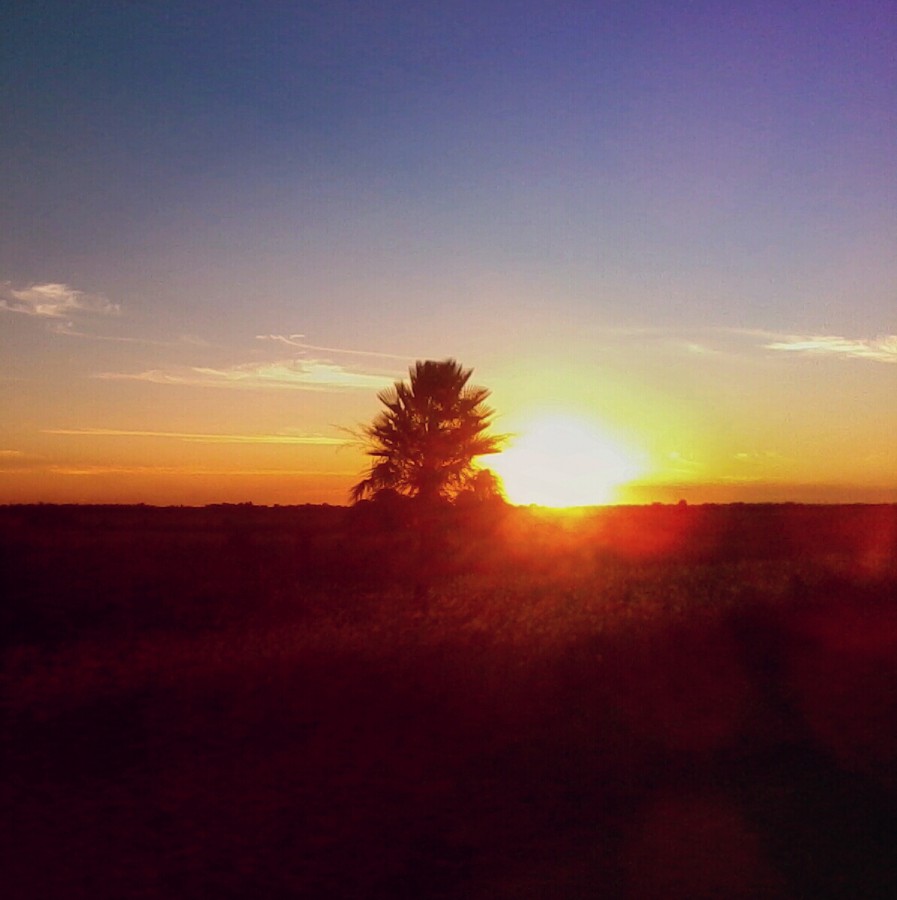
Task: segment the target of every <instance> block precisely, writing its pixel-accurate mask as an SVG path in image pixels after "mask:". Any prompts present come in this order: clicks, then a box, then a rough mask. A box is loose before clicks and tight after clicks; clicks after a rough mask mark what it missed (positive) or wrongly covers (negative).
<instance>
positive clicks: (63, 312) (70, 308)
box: [0, 282, 121, 319]
mask: <svg viewBox="0 0 897 900" xmlns="http://www.w3.org/2000/svg"><path fill="white" fill-rule="evenodd" d="M0 309H5V310H6V311H7V312H14V313H21V314H22V315H26V316H38V317H40V318H48V319H58V318H62V317H64V316H71V315H74V314H77V313H93V314H99V315H106V316H115V315H118V314H119V313H120V312H121V307H120V306H119V304H118V303H113V302H112V301H111V300H107V299H106V298H105V297H103V296H101V295H100V294H87V293H85V292H84V291H79V290H76V289H75V288H73V287H70V286H69V285H67V284H57V283H55V282H48V283H46V284H34V285H31V287H27V288H25V289H24V290H20V291H17V290H14V289H13V288H12V287H11V285H10V284H9V282H6V283H5V284H0Z"/></svg>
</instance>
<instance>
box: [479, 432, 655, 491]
mask: <svg viewBox="0 0 897 900" xmlns="http://www.w3.org/2000/svg"><path fill="white" fill-rule="evenodd" d="M490 467H491V468H492V469H494V470H495V472H496V473H497V474H498V475H499V477H500V478H501V480H502V482H503V484H504V488H505V494H506V496H507V498H508V500H509V501H510V502H511V503H516V504H519V505H527V504H536V505H538V506H549V507H555V508H562V507H568V506H597V505H600V504H603V503H609V502H612V501H613V500H614V499H615V492H616V489H617V488H618V487H620V486H621V485H623V484H625V483H626V482H627V481H629V480H630V479H632V478H635V477H636V476H637V475H639V474H641V471H642V469H643V466H642V465H641V464H640V462H639V459H638V456H637V455H636V454H633V453H631V452H627V450H626V449H624V448H623V447H622V446H621V445H620V444H619V443H618V442H617V441H616V440H615V439H613V438H611V437H609V436H608V435H607V434H605V433H604V432H602V430H601V429H600V428H599V427H598V426H597V425H595V424H592V423H590V422H587V421H584V420H582V419H578V418H574V417H571V416H553V417H549V418H540V419H538V420H537V421H535V422H533V424H532V425H530V426H529V427H527V428H526V429H525V430H523V431H522V432H521V433H520V434H519V436H518V437H517V438H516V439H514V440H513V441H512V443H511V445H510V446H509V447H508V449H507V450H505V451H504V452H503V453H501V454H499V455H498V456H496V457H494V458H493V459H492V460H490Z"/></svg>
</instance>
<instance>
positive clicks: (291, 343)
mask: <svg viewBox="0 0 897 900" xmlns="http://www.w3.org/2000/svg"><path fill="white" fill-rule="evenodd" d="M255 337H256V340H258V341H272V342H274V343H276V344H284V345H285V346H287V347H298V348H299V349H301V350H317V351H319V352H324V353H341V354H345V355H347V356H374V357H377V358H379V359H400V360H403V361H408V360H409V359H411V357H409V356H399V355H397V354H395V353H377V352H375V351H373V350H353V349H351V348H348V347H322V346H321V345H320V344H307V343H306V342H305V335H304V334H257V335H256V336H255Z"/></svg>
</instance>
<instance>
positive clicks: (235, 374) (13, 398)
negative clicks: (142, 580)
mask: <svg viewBox="0 0 897 900" xmlns="http://www.w3.org/2000/svg"><path fill="white" fill-rule="evenodd" d="M7 20H8V21H7V23H6V25H5V29H4V34H3V36H2V38H0V40H2V42H3V44H2V52H0V133H2V137H0V174H2V179H3V184H4V199H3V203H2V207H0V217H2V219H0V329H2V338H0V352H2V357H3V362H2V363H0V379H2V380H0V389H2V391H3V392H4V395H5V397H4V407H5V408H6V410H7V411H6V413H5V414H4V417H3V421H2V423H0V424H2V428H3V430H2V431H0V445H2V446H0V450H3V451H5V452H6V455H5V460H6V470H5V475H6V477H5V479H2V480H0V485H2V484H4V483H7V484H12V483H13V482H15V483H16V484H17V485H18V487H16V489H15V491H14V492H13V493H7V496H15V497H19V496H24V495H25V493H27V492H26V488H25V485H26V484H31V485H33V484H34V481H35V478H38V477H39V476H40V475H41V473H43V475H44V476H49V475H50V474H53V473H55V475H54V477H56V478H57V480H58V482H59V488H58V491H59V492H61V493H59V496H68V494H66V493H65V490H67V488H66V489H64V487H63V485H64V484H68V485H69V486H70V487H71V490H72V491H74V492H75V493H74V494H72V496H78V497H79V498H82V499H83V498H89V497H90V496H91V493H90V492H91V490H96V491H98V492H99V493H100V494H103V496H106V493H104V492H107V493H108V490H109V489H110V488H108V486H107V487H102V489H101V488H100V487H97V485H100V484H101V483H102V484H106V482H103V477H104V474H103V473H106V475H108V477H109V478H110V479H111V478H112V477H113V476H114V475H115V472H116V471H117V472H118V476H117V477H118V483H119V484H121V483H123V482H122V479H123V478H124V477H125V474H126V473H127V472H128V471H130V470H134V471H135V472H136V471H138V470H139V472H140V473H141V478H144V477H149V475H148V472H149V470H151V469H152V467H153V466H154V465H156V463H155V462H154V460H155V459H156V457H157V456H158V454H159V448H158V446H157V444H154V443H152V441H151V439H150V438H147V439H146V442H144V444H142V445H141V443H140V441H139V440H138V439H137V438H136V437H135V436H133V435H132V436H131V437H130V438H129V441H130V443H129V444H128V445H127V446H123V445H122V444H121V442H120V441H119V442H116V441H115V440H114V438H113V437H112V436H109V435H107V440H106V441H105V442H104V441H103V440H101V439H100V437H99V436H98V433H99V431H101V430H105V431H129V430H130V431H134V430H140V429H139V428H137V426H136V425H135V423H137V425H141V427H142V428H143V430H145V431H147V432H152V433H169V432H170V433H194V432H195V433H198V434H199V433H201V434H210V433H219V434H221V433H225V432H227V433H231V434H237V433H239V434H244V436H245V435H249V436H252V435H257V436H259V437H263V436H265V435H267V436H269V437H272V436H274V437H276V436H277V435H278V434H281V433H282V432H285V431H290V429H293V431H294V432H295V433H296V434H300V436H301V435H305V436H308V435H312V436H314V435H318V436H330V437H332V436H333V434H334V430H333V424H334V423H344V424H348V425H352V424H354V423H356V422H357V421H360V420H361V421H363V420H364V419H366V418H369V417H370V415H372V414H373V413H374V412H375V411H376V400H375V399H374V394H375V390H372V388H373V387H374V386H375V385H376V384H378V383H383V382H385V381H388V380H389V379H391V378H394V377H400V376H401V375H402V373H403V372H404V371H405V369H406V367H407V365H408V364H409V363H411V362H412V361H413V360H414V359H415V358H419V357H436V358H441V357H445V356H456V357H458V358H459V359H461V360H462V362H464V363H465V364H467V365H471V366H473V367H475V369H476V371H477V377H478V379H479V380H481V381H482V382H483V383H485V384H487V385H489V386H490V387H492V388H493V390H494V401H495V405H496V407H497V408H498V410H499V412H500V413H501V414H502V417H503V420H504V421H505V422H506V423H507V425H508V427H509V429H510V430H514V429H515V428H519V427H523V423H525V422H526V421H527V420H528V419H529V418H531V417H532V415H533V414H534V413H533V410H534V409H541V408H544V407H554V406H559V407H565V408H567V407H569V408H571V409H573V410H575V411H577V413H578V414H583V415H588V416H590V417H593V418H597V419H599V420H601V421H602V422H603V423H605V424H606V425H607V426H608V427H611V428H614V429H617V430H618V431H622V432H625V434H626V436H627V438H628V440H629V441H630V443H631V444H634V445H637V446H638V447H640V448H641V449H642V450H643V451H644V453H646V454H647V455H648V456H649V457H650V458H651V461H652V462H651V466H652V470H653V471H655V472H656V475H657V479H658V480H663V479H664V478H665V479H667V480H668V481H671V482H678V481H683V480H685V481H693V482H695V483H699V482H700V483H705V482H708V483H710V482H712V483H718V484H723V485H728V486H729V489H730V490H731V491H732V497H733V498H735V499H737V497H738V496H741V495H740V494H738V491H739V490H740V489H742V488H744V487H745V486H749V485H750V484H753V483H764V484H765V483H767V482H770V483H776V484H779V485H780V492H783V491H784V492H787V489H788V488H787V487H783V486H782V485H785V486H787V485H795V484H805V483H812V484H819V485H823V486H827V487H826V490H829V489H831V487H832V486H833V485H841V486H844V485H847V486H850V485H853V486H854V487H855V488H856V491H855V495H856V496H860V493H862V491H860V488H861V487H862V490H865V491H867V494H864V495H863V496H866V495H868V491H869V490H872V489H873V488H874V490H875V491H878V492H879V493H878V494H876V496H881V491H882V490H884V491H885V492H887V491H888V490H890V491H892V492H893V490H894V487H895V484H897V460H895V458H894V454H893V451H890V450H889V447H890V445H891V443H892V441H893V435H894V433H895V431H897V413H895V410H894V406H895V403H894V397H895V395H897V378H895V373H897V366H895V365H894V364H893V363H894V362H895V360H897V343H895V339H894V337H893V336H894V335H895V333H897V325H895V321H894V319H895V315H894V313H895V308H897V303H895V299H897V298H895V289H897V263H895V258H897V256H895V253H894V248H895V247H897V179H895V178H894V164H893V160H894V159H895V158H897V11H895V8H894V5H893V4H892V3H882V2H879V3H871V2H869V3H866V2H859V3H852V4H817V3H790V4H782V3H744V4H739V5H737V7H736V6H730V5H726V4H718V3H700V2H697V3H689V4H668V3H637V2H636V3H631V2H630V3H547V2H546V3H535V2H517V3H514V2H505V3H500V2H481V3H476V4H474V3H428V2H416V3H404V2H396V3H389V2H380V3H364V2H326V3H324V2H322V3H301V2H300V3H259V4H255V3H233V2H230V3H228V2H224V3H205V4H203V3H191V2H187V3H180V4H171V5H163V4H157V3H140V2H134V3H127V4H113V3H78V2H74V3H51V2H48V3H40V2H34V3H29V4H20V5H19V8H18V9H17V10H16V11H14V12H13V13H12V14H11V15H9V16H7ZM54 286H55V287H54ZM54 291H55V293H54ZM54 304H55V305H54ZM291 335H303V337H302V338H292V339H291V338H290V336H291ZM299 344H302V345H303V346H298V345H299ZM320 348H324V349H320ZM377 354H381V355H377ZM278 366H279V367H280V368H278ZM328 367H329V368H328ZM278 372H279V373H280V375H277V373H278ZM210 373H218V374H217V375H215V374H210ZM278 378H279V379H280V380H278ZM366 379H373V380H366ZM378 379H379V381H378ZM275 382H277V383H276V384H275ZM225 386H226V387H225ZM235 386H236V387H237V388H238V389H237V390H231V389H229V388H233V387H235ZM226 388H227V389H226ZM141 423H142V424H141ZM78 428H80V429H82V430H91V429H92V432H91V433H92V434H93V438H92V441H91V444H90V446H89V447H85V446H83V441H81V442H79V440H78V438H77V436H76V435H69V436H68V437H67V438H66V437H65V436H64V435H59V434H57V435H56V436H55V438H54V437H51V436H50V435H49V434H48V432H52V431H65V430H68V431H72V430H77V429H78ZM291 433H293V432H291ZM154 440H156V441H157V442H158V441H159V440H161V439H159V438H156V439H154ZM175 440H176V439H174V438H172V439H171V442H169V443H170V444H171V449H170V452H169V456H170V459H169V460H168V461H167V462H166V465H168V466H169V468H172V467H173V468H177V466H182V469H183V473H182V474H184V477H185V478H187V476H188V475H189V473H190V472H191V471H192V472H194V473H198V477H199V476H201V477H204V478H207V479H208V480H209V484H210V486H209V487H208V489H207V490H206V491H205V493H201V494H196V496H197V497H200V496H201V497H202V498H203V499H206V498H207V497H208V498H212V493H214V488H213V486H211V485H212V484H213V481H214V476H215V473H216V472H217V473H219V474H220V475H221V476H222V478H224V474H223V473H225V472H230V473H236V472H237V471H238V470H239V466H240V465H241V459H243V458H244V457H238V456H237V455H236V454H235V455H233V456H232V457H229V458H227V459H224V458H217V457H215V458H212V457H209V458H203V457H201V455H197V454H198V451H196V452H194V451H195V450H196V448H190V449H191V452H194V455H192V456H190V457H189V460H188V461H187V462H185V463H183V464H182V463H181V462H180V461H179V457H178V456H177V453H175V450H177V451H184V447H181V446H180V445H179V444H176V443H174V442H175ZM274 445H276V442H275V444H272V446H274ZM277 446H280V445H277ZM299 446H302V445H299ZM321 446H322V447H324V446H325V445H321ZM802 448H803V449H802ZM244 452H245V448H244ZM280 452H281V453H282V454H283V453H285V452H286V451H284V450H283V449H282V448H281V450H280ZM303 452H306V451H303ZM328 452H332V453H334V454H336V453H337V451H335V450H332V449H331V450H329V451H328ZM297 453H299V451H298V450H295V451H294V454H297ZM162 455H163V456H164V455H165V454H164V453H163V454H162ZM786 457H787V458H789V459H796V460H797V461H796V462H793V464H791V465H790V466H789V467H786V468H785V469H782V468H781V467H779V468H776V465H775V464H774V463H773V462H770V460H775V459H782V458H786ZM295 458H296V457H295V455H294V458H293V461H292V462H288V459H287V457H286V456H285V455H281V456H278V457H276V458H275V457H271V458H270V459H267V460H266V461H265V467H266V468H265V469H264V471H266V472H269V473H270V477H269V478H268V482H271V483H273V480H274V479H275V478H276V473H277V472H278V471H283V472H286V471H288V470H289V471H293V468H291V467H293V466H294V464H295ZM745 458H750V459H755V460H756V461H757V464H756V467H755V468H756V471H752V472H751V473H750V474H744V473H743V471H742V468H743V467H741V468H740V464H741V463H742V462H743V461H744V459H745ZM867 458H869V460H871V461H868V460H867ZM671 459H679V460H682V459H689V460H691V461H692V463H693V465H692V466H691V469H690V470H689V471H688V472H685V471H674V469H673V468H671V467H670V465H669V460H671ZM764 460H765V462H764ZM833 460H834V463H833V462H832V461H833ZM863 460H867V461H866V462H864V461H863ZM665 461H666V462H665ZM0 462H2V460H0ZM356 464H357V460H355V459H354V458H352V457H351V453H350V452H348V451H347V452H343V453H342V456H338V455H335V456H334V457H333V459H330V458H327V459H318V460H312V461H310V462H308V466H307V468H308V470H309V471H318V469H320V471H322V472H323V471H325V470H326V471H327V472H329V473H330V476H328V477H331V482H328V483H329V484H332V485H333V487H332V488H328V490H330V491H331V494H328V496H332V497H336V496H337V494H338V493H339V492H340V491H342V492H343V494H342V495H343V496H344V493H345V487H344V485H343V483H342V482H341V481H340V478H342V479H343V481H345V479H346V478H347V477H349V476H348V475H347V473H348V472H351V471H352V470H353V467H354V466H356ZM253 465H255V463H253ZM303 465H304V464H303ZM54 466H55V467H56V469H53V470H52V472H51V469H52V467H54ZM66 466H67V467H68V470H71V471H76V470H77V471H80V472H84V471H89V472H93V473H94V475H95V476H96V477H95V478H94V477H93V476H90V478H88V476H78V477H76V476H71V477H70V479H69V481H66V478H65V476H64V475H62V474H60V473H61V472H62V471H65V470H66ZM78 466H80V467H81V468H80V469H79V468H77V467H78ZM190 466H193V469H191V468H190ZM216 466H217V467H218V468H216ZM664 466H666V468H664ZM91 467H93V468H91ZM116 467H117V468H116ZM316 467H317V468H316ZM305 470H306V469H305V468H303V469H302V471H305ZM179 471H180V470H179ZM110 473H111V474H110ZM164 474H165V473H162V472H160V473H159V478H162V479H163V481H164V478H163V476H164ZM176 474H177V473H174V474H172V473H169V475H170V476H171V477H170V478H169V482H170V483H169V482H166V483H167V484H169V487H168V488H167V489H166V490H167V493H166V494H165V496H166V497H175V496H177V491H178V489H179V488H178V487H177V486H176V484H175V482H176V481H177V479H176V477H175V476H176ZM228 477H230V476H228ZM233 477H234V478H235V479H236V481H235V482H234V484H235V485H236V486H228V487H227V493H228V497H227V498H230V497H231V492H232V491H238V492H239V491H240V490H243V489H244V488H243V487H241V485H240V482H239V479H238V478H237V476H236V475H234V476H233ZM260 477H261V476H260ZM297 477H298V476H297ZM309 477H310V476H309ZM72 478H74V479H75V480H74V481H72V480H71V479H72ZM85 478H87V480H85ZM51 480H52V479H51ZM125 480H126V479H125ZM225 480H226V479H225ZM76 482H77V486H74V485H75V484H76ZM45 483H48V482H46V480H45ZM54 483H55V482H54ZM218 483H219V484H224V483H225V481H222V480H220V479H219V482H218ZM284 483H286V482H284ZM141 484H143V482H141ZM177 484H181V485H182V487H183V485H184V484H186V481H183V482H177ZM308 484H311V482H310V481H309V482H308ZM228 485H230V482H228ZM745 489H746V488H745ZM27 490H32V488H28V489H27ZM54 490H55V489H54ZM141 490H143V491H144V492H145V491H147V490H149V488H146V487H145V486H144V487H142V488H141V487H138V483H137V481H135V482H134V488H133V491H132V493H131V494H128V495H127V498H128V499H134V498H140V497H142V496H143V495H142V494H141V493H140V491H141ZM252 490H253V491H256V490H257V489H256V488H255V487H253V488H252ZM265 490H267V488H266V489H265ZM289 491H292V492H293V494H296V495H297V496H296V499H297V500H301V499H302V498H303V497H305V496H308V497H312V498H314V499H320V498H321V497H322V496H323V494H321V493H320V492H318V493H315V490H313V489H312V488H311V487H309V486H308V485H306V484H305V482H301V483H300V482H290V487H289ZM23 492H25V493H23ZM79 492H80V493H79ZM210 492H211V493H210ZM29 496H30V495H29ZM53 496H56V494H54V495H53ZM191 496H192V495H191ZM257 496H258V497H259V498H260V499H262V498H263V496H264V497H270V496H274V495H273V494H271V493H269V494H265V491H261V492H260V493H258V495H257ZM278 496H280V495H278ZM870 496H871V495H870ZM0 499H2V498H0ZM35 499H41V498H40V497H35ZM248 499H252V498H248ZM783 499H784V497H783Z"/></svg>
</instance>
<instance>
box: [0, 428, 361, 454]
mask: <svg viewBox="0 0 897 900" xmlns="http://www.w3.org/2000/svg"><path fill="white" fill-rule="evenodd" d="M43 433H44V434H59V435H70V436H83V437H145V438H163V439H170V440H180V441H186V442H187V443H191V444H315V445H323V446H339V447H342V446H345V445H346V444H349V443H351V441H348V440H346V439H345V438H335V437H327V436H326V435H323V434H300V433H298V432H293V431H289V430H288V431H282V432H277V433H276V434H203V433H195V432H187V431H138V430H127V429H119V428H45V429H44V431H43ZM0 452H2V451H0ZM11 452H14V451H11Z"/></svg>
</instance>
